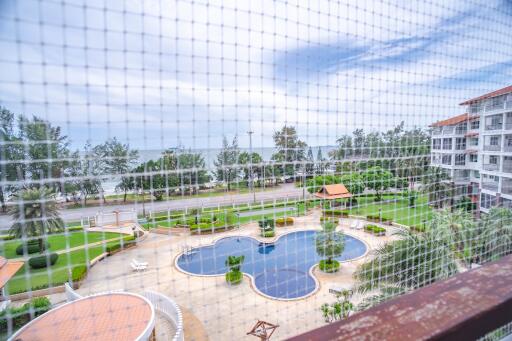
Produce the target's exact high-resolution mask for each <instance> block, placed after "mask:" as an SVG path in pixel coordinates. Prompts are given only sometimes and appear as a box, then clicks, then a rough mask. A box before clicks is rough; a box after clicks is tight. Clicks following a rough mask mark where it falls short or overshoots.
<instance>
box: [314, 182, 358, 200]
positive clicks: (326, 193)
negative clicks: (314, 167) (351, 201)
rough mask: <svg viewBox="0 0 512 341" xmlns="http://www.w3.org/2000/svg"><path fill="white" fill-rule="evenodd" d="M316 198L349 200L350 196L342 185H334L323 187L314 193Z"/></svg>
mask: <svg viewBox="0 0 512 341" xmlns="http://www.w3.org/2000/svg"><path fill="white" fill-rule="evenodd" d="M315 196H316V197H317V198H322V199H341V198H350V197H351V196H352V194H351V193H350V192H349V191H348V189H347V188H346V187H345V185H343V184H334V185H325V186H322V188H321V189H320V190H319V191H318V193H315Z"/></svg>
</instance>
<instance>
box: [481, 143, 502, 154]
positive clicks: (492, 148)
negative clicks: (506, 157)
mask: <svg viewBox="0 0 512 341" xmlns="http://www.w3.org/2000/svg"><path fill="white" fill-rule="evenodd" d="M500 149H501V146H500V145H493V144H488V145H484V150H485V151H490V152H497V151H499V150H500Z"/></svg>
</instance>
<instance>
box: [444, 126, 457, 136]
mask: <svg viewBox="0 0 512 341" xmlns="http://www.w3.org/2000/svg"><path fill="white" fill-rule="evenodd" d="M454 130H455V129H453V127H444V128H443V134H444V135H451V134H453V131H454Z"/></svg>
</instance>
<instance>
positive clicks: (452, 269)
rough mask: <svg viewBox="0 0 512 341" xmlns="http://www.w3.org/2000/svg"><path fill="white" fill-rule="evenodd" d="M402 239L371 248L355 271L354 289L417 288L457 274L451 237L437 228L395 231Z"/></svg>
mask: <svg viewBox="0 0 512 341" xmlns="http://www.w3.org/2000/svg"><path fill="white" fill-rule="evenodd" d="M397 234H398V235H399V236H400V237H401V238H400V239H399V240H396V241H393V242H391V243H388V244H385V245H383V246H381V247H380V248H379V249H377V250H375V251H374V254H375V257H373V258H372V259H371V260H369V261H367V262H366V263H364V264H362V265H360V266H359V268H358V269H357V270H356V272H355V273H354V277H355V279H356V280H357V281H358V284H357V290H358V291H359V292H362V293H364V292H368V291H372V290H381V289H384V288H388V287H395V288H398V289H402V290H404V291H408V290H412V289H416V288H419V287H422V286H425V285H428V284H431V283H433V282H434V281H436V280H439V279H442V278H447V277H449V276H451V275H454V274H455V273H457V264H456V262H455V255H454V252H453V248H452V242H451V238H450V237H447V235H445V234H441V235H438V234H437V232H436V231H432V230H427V232H425V233H422V234H416V233H413V232H411V231H408V230H407V231H400V232H398V233H397Z"/></svg>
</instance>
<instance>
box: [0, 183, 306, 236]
mask: <svg viewBox="0 0 512 341" xmlns="http://www.w3.org/2000/svg"><path fill="white" fill-rule="evenodd" d="M302 195H303V193H302V189H301V188H297V187H295V185H294V184H283V185H281V186H280V187H278V188H276V189H274V190H268V191H263V192H257V193H256V201H271V200H274V199H275V200H278V199H285V198H290V199H292V198H293V199H295V198H302ZM252 200H253V194H252V193H244V194H232V195H223V196H221V195H218V196H211V197H201V198H190V199H175V200H170V201H154V202H151V203H146V204H145V205H144V206H145V209H146V213H147V212H149V211H163V210H167V209H170V210H179V209H184V208H199V207H212V206H217V205H219V206H225V205H231V204H244V203H248V202H252ZM131 209H135V210H136V211H137V213H142V210H143V207H142V203H133V204H128V205H112V206H98V207H84V208H74V209H63V210H62V211H61V217H62V218H63V219H64V220H67V221H70V220H80V219H81V218H84V217H89V216H91V217H92V216H95V215H96V213H98V211H103V212H112V211H115V210H125V211H126V210H131ZM9 226H10V218H9V217H8V216H6V215H1V216H0V230H5V229H6V228H8V227H9Z"/></svg>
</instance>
